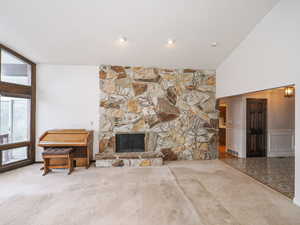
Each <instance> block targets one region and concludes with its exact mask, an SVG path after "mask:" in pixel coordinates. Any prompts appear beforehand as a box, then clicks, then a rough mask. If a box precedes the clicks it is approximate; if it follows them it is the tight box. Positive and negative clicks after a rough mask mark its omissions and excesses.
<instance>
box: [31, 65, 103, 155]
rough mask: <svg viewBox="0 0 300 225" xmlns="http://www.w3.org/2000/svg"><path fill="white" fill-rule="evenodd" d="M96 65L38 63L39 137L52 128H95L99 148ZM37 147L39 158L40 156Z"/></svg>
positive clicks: (96, 148)
mask: <svg viewBox="0 0 300 225" xmlns="http://www.w3.org/2000/svg"><path fill="white" fill-rule="evenodd" d="M98 83H99V81H98V68H97V66H65V65H64V66H60V65H38V66H37V109H36V114H37V121H36V133H37V143H38V137H39V136H41V135H42V134H43V132H45V131H46V130H49V129H62V128H84V129H93V130H94V131H95V136H94V152H96V151H97V150H98V147H97V146H98V144H97V142H98V138H97V137H98V127H99V126H98V123H99V120H98V109H99V107H98V106H99V85H98ZM41 150H42V149H41V148H39V147H37V151H36V160H37V161H39V160H41Z"/></svg>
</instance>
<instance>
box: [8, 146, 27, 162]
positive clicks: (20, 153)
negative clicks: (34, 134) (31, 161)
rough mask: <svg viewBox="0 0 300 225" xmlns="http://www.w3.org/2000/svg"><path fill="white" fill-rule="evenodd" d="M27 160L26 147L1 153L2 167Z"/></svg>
mask: <svg viewBox="0 0 300 225" xmlns="http://www.w3.org/2000/svg"><path fill="white" fill-rule="evenodd" d="M27 158H28V152H27V147H19V148H13V149H9V150H4V151H2V165H6V164H9V163H13V162H17V161H20V160H24V159H27Z"/></svg>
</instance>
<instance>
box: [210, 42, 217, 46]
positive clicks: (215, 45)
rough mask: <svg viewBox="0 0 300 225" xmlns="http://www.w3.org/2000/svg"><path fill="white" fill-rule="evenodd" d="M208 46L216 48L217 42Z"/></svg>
mask: <svg viewBox="0 0 300 225" xmlns="http://www.w3.org/2000/svg"><path fill="white" fill-rule="evenodd" d="M210 46H211V47H217V46H218V43H217V42H212V43H211V44H210Z"/></svg>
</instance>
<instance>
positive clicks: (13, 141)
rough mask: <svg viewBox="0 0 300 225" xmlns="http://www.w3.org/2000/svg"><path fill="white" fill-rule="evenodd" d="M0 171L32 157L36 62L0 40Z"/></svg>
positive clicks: (33, 154) (22, 163)
mask: <svg viewBox="0 0 300 225" xmlns="http://www.w3.org/2000/svg"><path fill="white" fill-rule="evenodd" d="M0 62H1V66H0V172H2V171H6V170H10V169H14V168H17V167H20V166H23V165H27V164H30V163H32V162H34V159H35V66H36V65H35V64H34V63H33V62H31V61H30V60H28V59H26V58H25V57H23V56H21V55H20V54H18V53H16V52H15V51H13V50H11V49H9V48H7V47H5V46H3V45H1V44H0Z"/></svg>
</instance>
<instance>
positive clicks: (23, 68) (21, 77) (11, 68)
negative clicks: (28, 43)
mask: <svg viewBox="0 0 300 225" xmlns="http://www.w3.org/2000/svg"><path fill="white" fill-rule="evenodd" d="M1 81H3V82H8V83H14V84H22V85H31V65H30V64H28V63H25V62H24V61H22V60H20V59H19V58H17V57H15V56H14V55H12V54H10V53H9V52H7V51H5V50H2V51H1Z"/></svg>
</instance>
